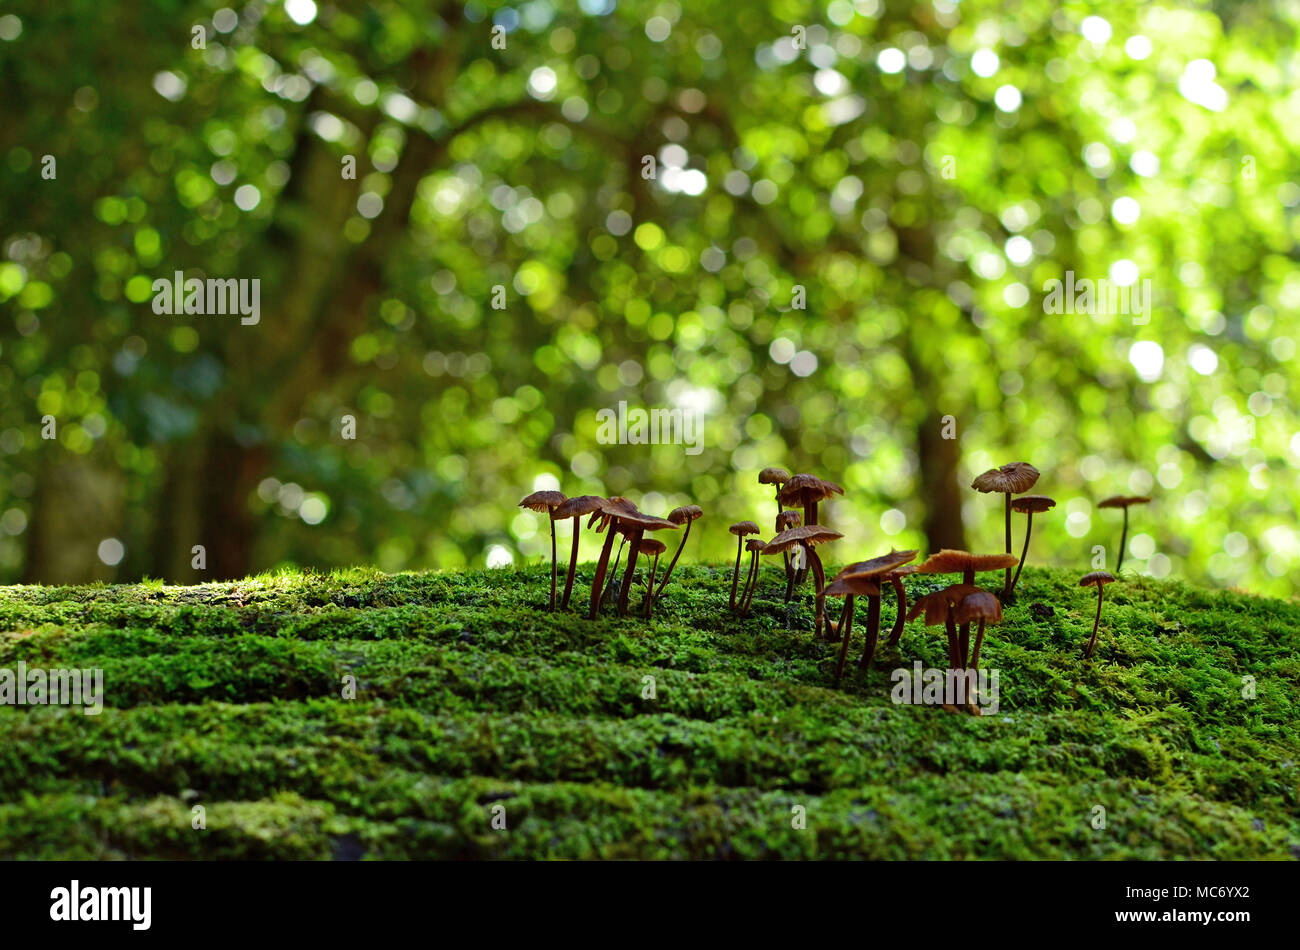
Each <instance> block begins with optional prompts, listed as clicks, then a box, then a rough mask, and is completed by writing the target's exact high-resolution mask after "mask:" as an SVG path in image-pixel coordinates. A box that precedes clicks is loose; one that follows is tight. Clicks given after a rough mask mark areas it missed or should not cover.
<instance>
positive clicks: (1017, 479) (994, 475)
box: [970, 462, 1038, 590]
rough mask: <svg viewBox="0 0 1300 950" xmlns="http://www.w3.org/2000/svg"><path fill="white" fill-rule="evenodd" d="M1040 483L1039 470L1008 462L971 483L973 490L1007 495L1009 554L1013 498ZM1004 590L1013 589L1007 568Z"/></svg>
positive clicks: (1009, 548) (1028, 465)
mask: <svg viewBox="0 0 1300 950" xmlns="http://www.w3.org/2000/svg"><path fill="white" fill-rule="evenodd" d="M1036 481H1038V469H1036V468H1034V467H1033V466H1032V465H1030V464H1029V463H1028V462H1008V463H1007V464H1006V465H1003V466H1002V467H1001V468H991V469H989V470H988V471H987V472H985V473H984V474H983V475H981V476H979V477H978V478H976V479H975V481H973V482H971V486H970V487H971V488H973V489H975V490H976V491H980V492H1001V493H1002V494H1004V495H1006V499H1007V503H1006V511H1007V553H1008V554H1010V553H1011V496H1012V495H1019V494H1021V493H1022V492H1027V491H1029V489H1031V488H1033V487H1034V482H1036ZM1002 588H1003V590H1010V589H1011V568H1010V567H1008V568H1007V576H1006V580H1005V582H1004V583H1003V585H1002Z"/></svg>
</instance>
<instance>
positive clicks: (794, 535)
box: [762, 524, 844, 639]
mask: <svg viewBox="0 0 1300 950" xmlns="http://www.w3.org/2000/svg"><path fill="white" fill-rule="evenodd" d="M842 537H844V535H842V534H840V533H839V532H836V531H832V530H831V529H830V528H824V527H822V526H821V525H819V524H806V525H802V526H801V527H798V528H787V529H786V530H785V531H782V532H781V533H780V534H778V535H777V536H776V537H775V538H773V539H772V540H771V541H769V542H768V543H767V546H766V547H765V548H763V552H762V553H764V554H780V553H781V552H782V551H788V550H789V549H790V548H792V547H794V546H795V545H796V544H797V545H798V546H799V547H801V548H802V549H803V553H804V557H806V558H807V559H808V563H809V565H810V566H811V567H812V571H813V579H814V582H815V583H816V585H817V626H816V633H815V636H816V637H817V638H818V639H820V638H821V636H822V623H823V620H824V619H825V599H824V597H823V595H822V589H823V588H824V587H825V586H826V571H825V570H823V569H822V559H821V558H820V557H818V556H817V552H816V551H814V550H813V547H814V546H816V545H818V544H825V543H826V542H827V541H834V540H836V539H837V538H842Z"/></svg>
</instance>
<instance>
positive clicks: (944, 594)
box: [907, 584, 982, 627]
mask: <svg viewBox="0 0 1300 950" xmlns="http://www.w3.org/2000/svg"><path fill="white" fill-rule="evenodd" d="M975 593H982V590H981V588H979V587H976V586H975V585H974V584H952V585H951V586H949V587H945V588H943V590H936V591H935V592H934V593H932V594H925V595H923V596H921V597H918V598H916V600H915V602H914V603H913V604H912V606H911V609H909V610H908V611H907V619H908V620H915V619H916V618H917V617H919V616H920V615H921V614H922V613H924V614H925V625H926V626H927V627H934V626H937V625H938V624H941V623H943V622H945V621H946V620H947V619H948V613H949V612H950V611H951V610H952V609H953V607H954V606H955V605H957V604H959V603H961V601H962V600H963V599H964V598H965V597H967V596H968V595H970V594H975ZM953 620H954V622H956V617H955V616H954V618H953Z"/></svg>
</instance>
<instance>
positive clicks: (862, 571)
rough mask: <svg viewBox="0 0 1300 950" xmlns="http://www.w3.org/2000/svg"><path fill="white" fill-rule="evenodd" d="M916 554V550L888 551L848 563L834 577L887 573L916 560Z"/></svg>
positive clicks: (870, 575)
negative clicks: (869, 558) (854, 562)
mask: <svg viewBox="0 0 1300 950" xmlns="http://www.w3.org/2000/svg"><path fill="white" fill-rule="evenodd" d="M916 555H917V552H916V551H890V552H889V553H888V554H882V555H880V557H873V558H872V559H871V560H869V561H858V562H857V563H856V564H850V565H849V566H848V567H846V568H844V570H842V571H840V572H839V574H837V575H835V577H836V579H837V580H838V579H839V578H841V577H877V576H879V575H882V574H888V573H889V572H890V571H893V570H894V569H895V568H899V567H902V566H903V565H904V564H906V563H907V562H908V561H914V560H916Z"/></svg>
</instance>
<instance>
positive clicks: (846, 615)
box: [835, 594, 853, 683]
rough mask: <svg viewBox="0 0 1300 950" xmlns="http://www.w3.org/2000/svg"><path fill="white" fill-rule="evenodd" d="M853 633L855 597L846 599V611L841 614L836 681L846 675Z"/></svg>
mask: <svg viewBox="0 0 1300 950" xmlns="http://www.w3.org/2000/svg"><path fill="white" fill-rule="evenodd" d="M852 632H853V595H852V594H849V595H848V596H846V597H845V598H844V611H843V612H842V613H841V614H840V658H839V659H838V660H837V661H836V662H835V681H836V682H837V683H838V682H839V680H840V677H841V676H843V675H844V661H845V659H847V657H848V655H849V635H850V634H851V633H852Z"/></svg>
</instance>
